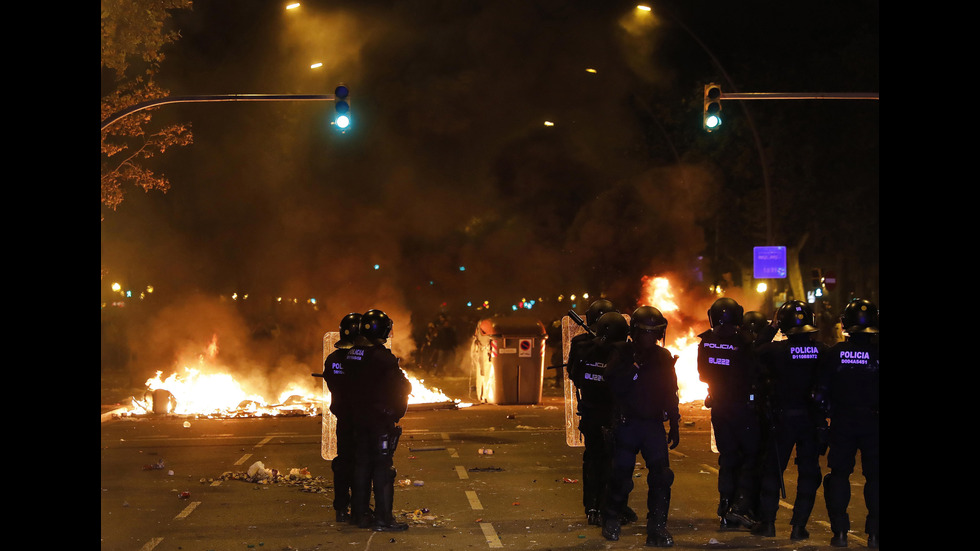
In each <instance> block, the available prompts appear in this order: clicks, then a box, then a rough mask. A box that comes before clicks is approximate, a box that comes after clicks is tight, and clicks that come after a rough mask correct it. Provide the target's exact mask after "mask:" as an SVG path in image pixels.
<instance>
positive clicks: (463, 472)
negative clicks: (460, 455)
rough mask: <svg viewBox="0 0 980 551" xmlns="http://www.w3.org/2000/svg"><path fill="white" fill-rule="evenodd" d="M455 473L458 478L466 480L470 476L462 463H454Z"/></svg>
mask: <svg viewBox="0 0 980 551" xmlns="http://www.w3.org/2000/svg"><path fill="white" fill-rule="evenodd" d="M456 475H457V476H459V479H460V480H466V479H467V478H469V477H470V475H469V473H467V472H466V467H464V466H462V465H456Z"/></svg>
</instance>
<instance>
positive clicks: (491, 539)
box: [480, 522, 504, 549]
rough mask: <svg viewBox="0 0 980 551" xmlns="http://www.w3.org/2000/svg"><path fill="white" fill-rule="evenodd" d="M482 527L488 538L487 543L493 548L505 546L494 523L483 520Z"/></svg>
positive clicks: (484, 534)
mask: <svg viewBox="0 0 980 551" xmlns="http://www.w3.org/2000/svg"><path fill="white" fill-rule="evenodd" d="M480 529H481V530H483V536H484V537H486V538H487V545H488V546H490V548H491V549H497V548H501V547H503V546H504V544H502V543H500V538H499V537H497V531H496V530H494V529H493V525H492V524H490V523H489V522H481V523H480Z"/></svg>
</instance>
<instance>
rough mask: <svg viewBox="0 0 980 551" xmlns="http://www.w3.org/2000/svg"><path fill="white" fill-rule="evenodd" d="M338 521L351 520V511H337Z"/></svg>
mask: <svg viewBox="0 0 980 551" xmlns="http://www.w3.org/2000/svg"><path fill="white" fill-rule="evenodd" d="M337 522H350V513H348V512H347V510H346V509H345V510H343V511H337Z"/></svg>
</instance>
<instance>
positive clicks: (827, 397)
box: [814, 299, 880, 549]
mask: <svg viewBox="0 0 980 551" xmlns="http://www.w3.org/2000/svg"><path fill="white" fill-rule="evenodd" d="M841 327H842V328H843V330H844V332H845V333H846V338H845V340H844V341H842V342H839V343H837V344H835V345H834V346H832V347H831V348H830V349H829V350H828V351H827V353H826V354H825V355H824V356H822V358H821V361H820V379H819V383H818V385H817V391H816V392H815V394H814V397H815V398H816V399H817V402H818V403H819V404H821V405H822V406H823V408H824V411H825V414H826V415H827V417H829V419H830V436H829V438H830V451H828V452H827V467H828V468H829V469H830V472H829V473H827V476H825V477H824V479H823V485H824V499H825V500H826V502H827V514H828V516H829V517H830V529H831V531H832V532H833V534H834V535H833V538H832V539H831V540H830V544H831V545H833V546H835V547H846V546H847V531H848V530H849V529H850V526H851V523H850V518H849V517H848V514H847V504H848V502H849V501H850V499H851V485H850V482H849V478H850V475H851V473H852V472H854V463H855V456H856V455H857V453H858V451H860V452H861V469H862V472H863V473H864V502H865V505H866V506H867V508H868V516H867V519H866V520H865V524H864V530H865V532H866V533H867V534H868V547H870V548H873V549H877V548H878V536H879V533H878V532H879V507H878V486H879V473H880V470H879V465H878V459H879V434H878V405H879V402H878V398H879V384H878V358H879V356H878V307H877V306H876V305H874V304H873V303H871V302H869V301H867V300H862V299H854V300H852V301H851V302H849V303H848V304H847V306H846V307H845V308H844V313H843V314H841Z"/></svg>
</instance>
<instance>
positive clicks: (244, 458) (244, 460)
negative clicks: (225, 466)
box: [235, 453, 252, 465]
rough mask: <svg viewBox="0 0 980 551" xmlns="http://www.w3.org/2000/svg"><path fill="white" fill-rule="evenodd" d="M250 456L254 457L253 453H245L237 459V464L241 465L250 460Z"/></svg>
mask: <svg viewBox="0 0 980 551" xmlns="http://www.w3.org/2000/svg"><path fill="white" fill-rule="evenodd" d="M249 457H252V454H250V453H246V454H245V455H243V456H242V458H241V459H239V460H238V461H235V465H241V464H242V463H244V462H246V461H248V458H249Z"/></svg>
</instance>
